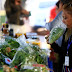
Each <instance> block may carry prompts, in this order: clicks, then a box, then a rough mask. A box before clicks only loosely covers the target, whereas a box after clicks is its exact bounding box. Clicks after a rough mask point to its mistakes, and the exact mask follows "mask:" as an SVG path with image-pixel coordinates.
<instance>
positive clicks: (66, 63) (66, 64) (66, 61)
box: [65, 56, 69, 66]
mask: <svg viewBox="0 0 72 72" xmlns="http://www.w3.org/2000/svg"><path fill="white" fill-rule="evenodd" d="M65 66H69V56H65Z"/></svg>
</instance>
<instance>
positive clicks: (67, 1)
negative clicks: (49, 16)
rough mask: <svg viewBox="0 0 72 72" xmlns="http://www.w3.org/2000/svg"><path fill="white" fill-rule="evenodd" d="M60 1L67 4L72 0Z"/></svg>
mask: <svg viewBox="0 0 72 72" xmlns="http://www.w3.org/2000/svg"><path fill="white" fill-rule="evenodd" d="M61 2H62V3H63V4H68V3H72V0H61Z"/></svg>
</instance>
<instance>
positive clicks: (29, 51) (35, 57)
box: [10, 45, 47, 69]
mask: <svg viewBox="0 0 72 72" xmlns="http://www.w3.org/2000/svg"><path fill="white" fill-rule="evenodd" d="M33 64H44V65H47V54H46V53H45V51H44V50H41V49H40V48H39V47H38V46H30V45H27V46H25V47H24V48H20V49H18V51H17V52H16V54H15V56H14V58H13V60H12V62H11V64H10V66H11V67H14V66H20V68H21V69H23V68H24V67H25V66H31V67H32V65H33Z"/></svg>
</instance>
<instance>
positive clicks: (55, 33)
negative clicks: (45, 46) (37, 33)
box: [49, 27, 64, 44]
mask: <svg viewBox="0 0 72 72" xmlns="http://www.w3.org/2000/svg"><path fill="white" fill-rule="evenodd" d="M63 33H64V29H63V28H62V27H55V28H53V29H52V30H51V31H50V35H49V43H50V44H52V43H53V42H55V41H56V40H57V39H58V38H59V37H60V36H62V35H63Z"/></svg>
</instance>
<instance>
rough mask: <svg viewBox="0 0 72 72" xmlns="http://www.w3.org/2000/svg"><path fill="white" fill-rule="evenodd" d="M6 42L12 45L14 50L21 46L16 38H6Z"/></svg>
mask: <svg viewBox="0 0 72 72" xmlns="http://www.w3.org/2000/svg"><path fill="white" fill-rule="evenodd" d="M5 41H6V42H7V43H8V45H10V47H12V48H18V47H19V46H20V44H19V43H18V42H17V41H16V39H15V38H12V37H10V36H5Z"/></svg>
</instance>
